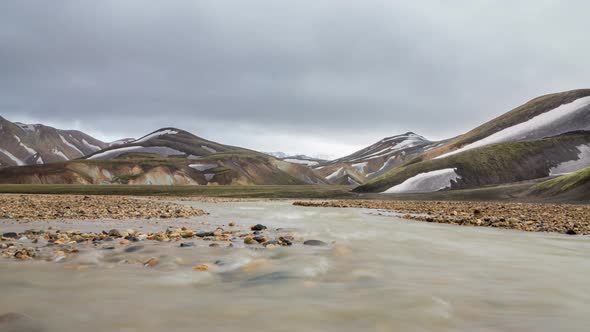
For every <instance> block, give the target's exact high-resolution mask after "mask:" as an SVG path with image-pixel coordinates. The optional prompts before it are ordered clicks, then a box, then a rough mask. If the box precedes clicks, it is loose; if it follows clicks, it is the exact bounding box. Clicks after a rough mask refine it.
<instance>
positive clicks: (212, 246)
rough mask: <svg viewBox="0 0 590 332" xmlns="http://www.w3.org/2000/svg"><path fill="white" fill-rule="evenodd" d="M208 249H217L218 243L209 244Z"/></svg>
mask: <svg viewBox="0 0 590 332" xmlns="http://www.w3.org/2000/svg"><path fill="white" fill-rule="evenodd" d="M209 247H211V248H218V247H219V243H211V244H210V245H209Z"/></svg>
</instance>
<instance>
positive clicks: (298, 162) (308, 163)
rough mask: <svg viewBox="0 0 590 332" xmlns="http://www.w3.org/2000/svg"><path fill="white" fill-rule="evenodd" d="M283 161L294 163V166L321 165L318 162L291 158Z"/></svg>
mask: <svg viewBox="0 0 590 332" xmlns="http://www.w3.org/2000/svg"><path fill="white" fill-rule="evenodd" d="M283 161H286V162H289V163H293V164H302V165H307V166H315V165H317V164H319V163H318V162H317V161H312V160H305V159H291V158H289V159H283Z"/></svg>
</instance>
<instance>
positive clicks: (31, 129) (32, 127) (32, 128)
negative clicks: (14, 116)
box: [14, 122, 37, 132]
mask: <svg viewBox="0 0 590 332" xmlns="http://www.w3.org/2000/svg"><path fill="white" fill-rule="evenodd" d="M14 124H15V125H17V126H19V127H20V128H21V129H22V130H24V131H29V132H35V130H36V129H37V125H32V124H26V123H22V122H15V123H14Z"/></svg>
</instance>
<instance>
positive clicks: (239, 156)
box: [0, 128, 325, 185]
mask: <svg viewBox="0 0 590 332" xmlns="http://www.w3.org/2000/svg"><path fill="white" fill-rule="evenodd" d="M0 182H1V183H55V184H58V183H59V184H61V183H68V184H69V183H80V184H167V185H179V184H186V185H197V184H200V185H206V184H224V185H225V184H241V185H249V184H308V183H309V184H321V183H325V180H324V179H323V178H322V177H321V176H318V175H317V174H315V173H314V171H313V170H311V169H310V168H308V167H306V166H304V165H299V164H293V163H289V162H285V161H281V160H278V159H276V158H273V157H271V156H268V155H265V154H263V153H260V152H256V151H252V150H248V149H244V148H240V147H234V146H229V145H223V144H220V143H216V142H213V141H209V140H206V139H203V138H200V137H198V136H195V135H193V134H191V133H189V132H186V131H184V130H180V129H176V128H162V129H159V130H156V131H154V132H152V133H150V134H148V135H146V136H143V137H141V138H139V139H137V140H134V141H131V142H128V143H123V144H119V145H112V146H110V147H107V148H105V149H102V150H100V151H96V152H94V153H91V154H89V155H87V156H85V157H84V158H83V159H78V160H72V161H69V162H61V163H54V164H48V165H35V166H25V167H8V168H4V169H0Z"/></svg>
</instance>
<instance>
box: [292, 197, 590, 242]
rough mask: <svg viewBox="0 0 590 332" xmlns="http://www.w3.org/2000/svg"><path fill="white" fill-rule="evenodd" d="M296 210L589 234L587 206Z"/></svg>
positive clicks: (344, 203) (393, 204)
mask: <svg viewBox="0 0 590 332" xmlns="http://www.w3.org/2000/svg"><path fill="white" fill-rule="evenodd" d="M293 204H294V205H298V206H312V207H338V208H368V209H383V210H390V211H395V212H398V213H405V215H404V216H403V217H404V218H405V219H412V220H419V221H426V222H437V223H445V224H453V225H466V226H482V227H499V228H509V229H516V230H521V231H528V232H557V233H563V234H570V235H576V234H581V235H588V234H590V206H589V205H570V204H532V203H505V202H439V201H378V200H336V201H297V202H295V203H293Z"/></svg>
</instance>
